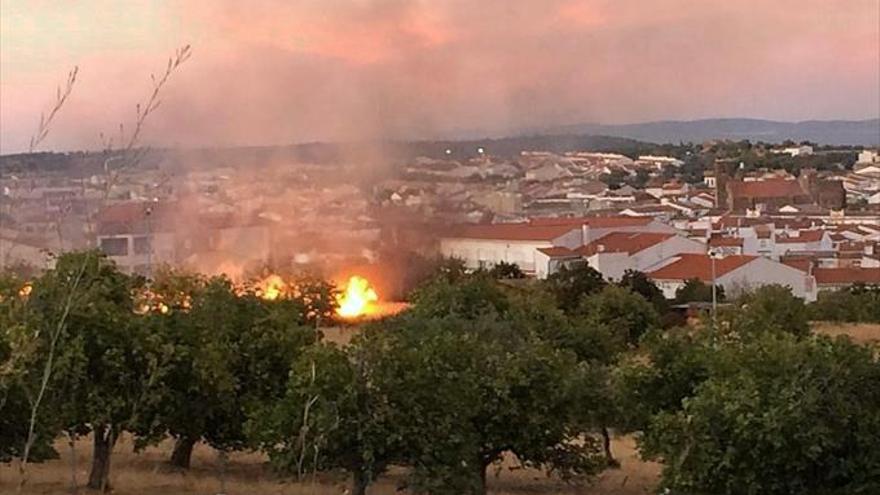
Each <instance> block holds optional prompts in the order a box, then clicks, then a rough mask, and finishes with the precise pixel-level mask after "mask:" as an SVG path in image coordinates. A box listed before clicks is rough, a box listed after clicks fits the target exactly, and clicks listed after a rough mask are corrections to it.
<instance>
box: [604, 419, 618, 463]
mask: <svg viewBox="0 0 880 495" xmlns="http://www.w3.org/2000/svg"><path fill="white" fill-rule="evenodd" d="M602 447H603V448H604V449H605V460H606V461H607V462H608V466H610V467H618V466H620V463H619V462H617V459H615V458H614V454H613V453H611V434H610V433H609V432H608V427H607V426H603V427H602Z"/></svg>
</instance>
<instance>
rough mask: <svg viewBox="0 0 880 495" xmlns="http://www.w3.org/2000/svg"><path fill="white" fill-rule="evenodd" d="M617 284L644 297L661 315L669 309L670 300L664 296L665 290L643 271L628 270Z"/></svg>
mask: <svg viewBox="0 0 880 495" xmlns="http://www.w3.org/2000/svg"><path fill="white" fill-rule="evenodd" d="M617 285H619V286H621V287H626V288H627V289H629V290H631V291H633V292H635V293H636V294H639V295H640V296H642V297H644V298H645V299H646V300H647V301H648V302H650V303H651V304H652V305H654V309H655V310H657V313H658V314H659V315H663V314H665V313H666V311H668V310H669V301H667V300H666V297H664V296H663V291H662V290H660V288H659V287H657V284H655V283H654V281H653V280H651V279H650V278H648V276H647V275H645V274H644V273H643V272H640V271H637V270H626V271H625V272H623V276H622V277H620V281H618V282H617Z"/></svg>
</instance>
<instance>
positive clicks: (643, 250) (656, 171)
mask: <svg viewBox="0 0 880 495" xmlns="http://www.w3.org/2000/svg"><path fill="white" fill-rule="evenodd" d="M449 146H450V147H449V148H445V149H442V150H433V149H432V150H429V153H427V154H428V155H430V154H432V153H431V152H433V155H434V156H425V155H419V156H416V155H412V156H409V157H402V158H401V157H395V158H394V159H389V163H384V164H381V165H370V164H366V165H365V164H364V163H357V162H346V161H344V160H338V159H337V160H322V161H320V162H318V161H312V162H310V161H309V160H308V159H303V158H302V157H297V156H294V155H290V154H289V155H288V156H280V157H279V156H273V155H269V154H265V155H255V156H251V155H247V154H246V153H245V154H244V155H242V153H241V152H239V153H238V155H236V154H235V153H234V152H229V153H228V154H224V152H222V151H215V152H214V154H213V155H210V154H209V155H208V156H201V155H198V154H196V153H194V152H191V153H189V154H187V153H186V152H178V153H173V152H167V151H166V152H155V153H154V155H155V156H152V155H148V156H147V157H146V158H144V159H143V160H142V161H141V162H139V163H136V164H134V165H133V166H128V167H125V168H122V167H120V168H114V157H113V156H107V155H106V154H100V153H91V154H88V153H84V154H76V153H70V154H44V155H40V154H37V155H7V156H4V157H2V158H0V160H2V164H3V167H2V171H3V172H2V178H0V191H2V199H3V203H2V210H0V219H2V227H0V261H2V267H3V268H6V269H17V270H20V271H23V272H28V271H30V272H34V271H36V270H40V269H45V268H47V267H50V266H51V264H52V262H53V259H54V258H53V255H57V254H58V253H61V252H64V251H68V250H77V249H85V248H90V247H97V248H99V249H100V250H101V251H103V252H104V253H105V254H106V255H107V256H109V257H110V258H111V259H112V260H114V261H115V262H116V263H117V264H118V265H119V266H120V267H121V268H123V269H124V270H126V271H128V272H131V273H138V274H142V275H150V274H151V273H152V272H153V271H154V270H155V269H156V268H157V267H159V266H163V265H170V266H175V267H185V268H188V269H191V270H196V271H199V272H202V273H208V274H221V273H222V274H226V275H227V276H229V277H231V278H233V279H236V280H240V279H243V278H246V277H252V276H258V275H259V274H260V273H261V272H265V271H267V270H268V271H273V272H275V271H282V272H291V271H294V272H295V271H301V270H313V271H317V272H319V273H324V274H326V275H330V276H333V275H336V273H334V271H337V272H338V271H339V269H340V267H342V268H345V267H364V266H370V265H374V266H375V265H379V266H381V265H382V264H383V263H387V262H388V260H399V259H401V256H400V255H401V254H402V253H408V254H413V255H418V256H424V257H431V256H444V257H450V258H458V259H460V260H461V261H463V262H464V264H465V265H466V266H467V267H468V268H470V269H478V268H481V267H483V268H491V267H492V266H494V265H496V264H498V263H502V262H503V263H508V264H515V265H517V266H518V267H519V269H520V270H521V271H522V272H523V273H524V274H525V275H527V276H530V277H536V278H546V277H547V276H548V275H551V274H552V273H554V272H555V271H557V270H559V269H560V268H561V267H566V266H567V267H571V266H574V265H577V264H579V263H586V264H588V265H589V266H591V267H593V268H594V269H596V270H598V271H599V272H600V273H601V274H602V276H603V277H604V278H606V279H608V280H617V279H620V277H621V276H622V275H623V273H624V272H626V271H627V270H635V271H640V272H644V273H646V274H647V275H648V277H650V278H651V279H652V280H654V281H655V283H657V284H658V286H659V287H661V288H662V290H663V292H664V294H665V295H666V296H667V297H668V298H670V299H671V298H674V296H675V293H676V290H678V289H679V288H680V287H682V286H683V285H684V284H685V283H686V282H687V281H688V280H692V279H698V280H700V281H702V282H704V283H707V284H709V283H713V282H714V283H715V284H717V285H719V286H721V287H723V288H724V290H725V291H726V292H727V293H728V294H729V295H735V294H737V293H740V292H742V291H745V290H748V289H750V288H755V287H759V286H762V285H768V284H781V285H784V286H788V287H790V288H791V290H792V291H793V293H794V294H796V295H797V296H799V297H802V298H804V299H805V300H807V301H814V300H815V299H816V297H817V294H818V293H820V292H822V291H829V290H835V289H838V288H840V287H845V286H849V285H852V284H857V283H864V284H876V283H880V158H878V151H877V150H876V149H871V148H861V147H842V148H834V147H830V146H820V145H818V144H810V143H802V144H796V143H793V142H788V143H784V144H780V145H771V144H765V143H750V142H747V141H744V142H732V141H709V142H705V143H701V144H699V145H680V146H672V145H665V146H659V145H658V146H653V147H652V146H649V145H647V144H645V146H643V149H642V150H641V151H644V150H651V149H654V150H655V151H654V153H651V152H650V151H644V154H641V153H639V152H638V151H640V150H636V151H637V152H633V150H632V149H629V150H626V151H624V152H612V151H607V150H603V151H590V150H581V149H575V150H572V151H557V152H547V151H541V150H520V151H519V152H518V153H512V152H510V150H505V154H503V155H494V154H493V150H492V148H491V147H490V146H489V145H486V146H475V147H473V144H472V143H459V144H458V145H457V146H456V143H452V144H449ZM463 146H468V147H473V149H462V147H463ZM606 147H608V146H606ZM627 152H628V154H627ZM660 153H666V154H660ZM227 155H228V156H227ZM236 160H238V162H236ZM260 160H263V162H260ZM242 164H244V166H243V165H242ZM328 271H329V273H328ZM380 271H381V270H380ZM380 285H383V284H382V283H381V282H380ZM384 285H385V286H386V287H389V289H387V290H388V291H390V292H391V293H392V294H395V295H397V296H398V297H402V296H403V295H404V294H401V293H400V292H401V290H402V289H401V287H400V284H398V283H396V282H395V281H393V280H386V281H384Z"/></svg>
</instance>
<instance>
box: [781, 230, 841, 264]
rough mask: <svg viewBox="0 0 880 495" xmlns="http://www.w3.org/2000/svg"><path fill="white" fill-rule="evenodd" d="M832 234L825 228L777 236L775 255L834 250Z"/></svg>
mask: <svg viewBox="0 0 880 495" xmlns="http://www.w3.org/2000/svg"><path fill="white" fill-rule="evenodd" d="M833 250H834V243H833V242H832V241H831V235H830V234H829V233H828V232H827V231H825V230H804V231H801V232H799V233H798V235H796V236H779V235H778V236H776V243H775V253H774V257H775V258H779V257H780V256H784V255H786V254H790V253H805V252H819V251H826V252H827V251H833Z"/></svg>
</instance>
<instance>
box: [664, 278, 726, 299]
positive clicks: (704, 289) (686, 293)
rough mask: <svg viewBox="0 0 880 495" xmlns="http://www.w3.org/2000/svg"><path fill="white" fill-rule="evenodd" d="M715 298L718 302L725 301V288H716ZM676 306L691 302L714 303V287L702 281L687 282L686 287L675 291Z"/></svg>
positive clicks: (683, 286)
mask: <svg viewBox="0 0 880 495" xmlns="http://www.w3.org/2000/svg"><path fill="white" fill-rule="evenodd" d="M715 298H716V299H717V300H718V302H721V301H724V287H722V286H720V285H716V286H715ZM673 302H674V303H675V304H685V303H690V302H712V286H711V285H708V284H705V283H703V281H702V280H700V279H696V278H693V279H690V280H685V283H684V285H682V286H681V287H679V288H678V290H676V291H675V298H674V299H673Z"/></svg>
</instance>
